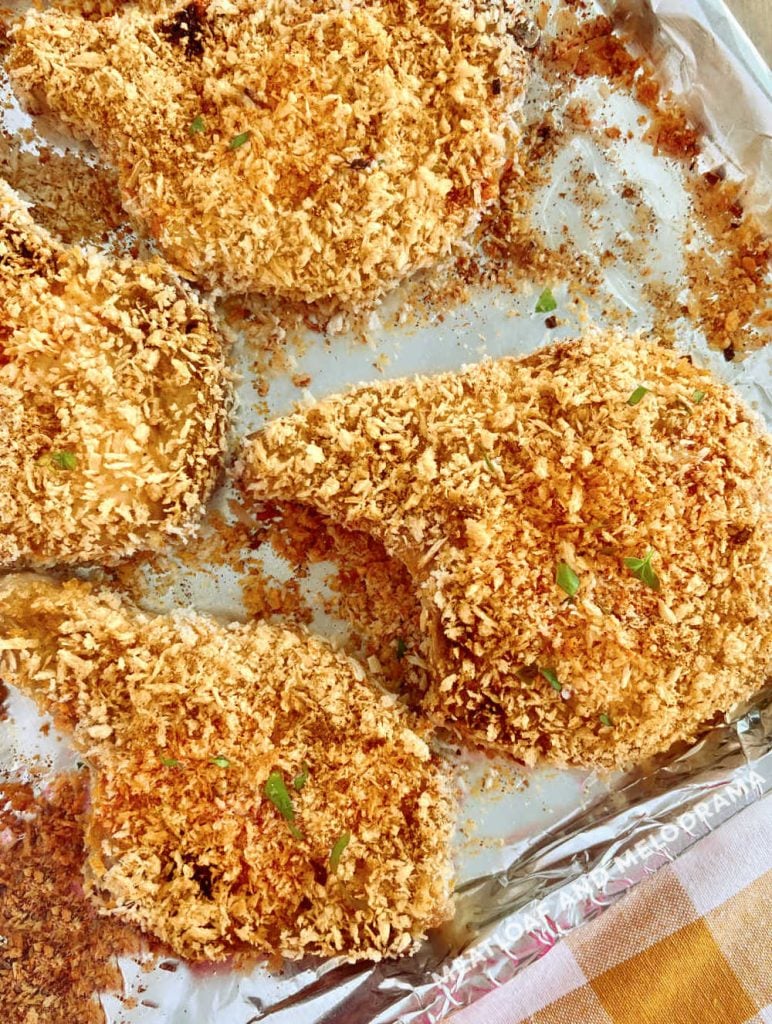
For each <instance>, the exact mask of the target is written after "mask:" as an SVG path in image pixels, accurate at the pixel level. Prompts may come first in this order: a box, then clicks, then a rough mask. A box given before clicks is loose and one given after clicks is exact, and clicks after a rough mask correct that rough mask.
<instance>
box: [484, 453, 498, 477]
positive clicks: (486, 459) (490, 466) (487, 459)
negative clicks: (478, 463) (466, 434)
mask: <svg viewBox="0 0 772 1024" xmlns="http://www.w3.org/2000/svg"><path fill="white" fill-rule="evenodd" d="M483 462H484V463H485V465H486V466H487V467H488V469H489V470H490V472H491V473H493V475H494V476H497V475H498V474H497V473H496V467H495V466H494V465H493V461H492V460H491V457H490V455H483Z"/></svg>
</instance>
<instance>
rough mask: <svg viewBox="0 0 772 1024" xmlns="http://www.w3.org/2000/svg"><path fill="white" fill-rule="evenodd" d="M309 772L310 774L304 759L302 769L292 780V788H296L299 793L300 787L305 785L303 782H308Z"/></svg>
mask: <svg viewBox="0 0 772 1024" xmlns="http://www.w3.org/2000/svg"><path fill="white" fill-rule="evenodd" d="M309 774H310V771H309V767H308V765H307V764H306V763H305V761H304V762H303V770H302V771H301V772H299V773H298V774H297V775H296V776H295V778H294V779H293V780H292V788H293V789H294V790H297V792H298V793H299V792H300V791H301V789H302V788H303V786H305V784H306V783H307V782H308V776H309Z"/></svg>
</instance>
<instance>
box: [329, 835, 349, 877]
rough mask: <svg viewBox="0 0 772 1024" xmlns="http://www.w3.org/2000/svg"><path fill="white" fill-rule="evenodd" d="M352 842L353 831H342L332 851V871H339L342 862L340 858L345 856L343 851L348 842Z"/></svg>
mask: <svg viewBox="0 0 772 1024" xmlns="http://www.w3.org/2000/svg"><path fill="white" fill-rule="evenodd" d="M350 842H351V833H350V832H342V833H341V834H340V835H339V836H338V838H337V839H336V840H335V845H334V846H333V848H332V850H331V852H330V871H337V870H338V865H339V864H340V858H341V857H342V856H343V851H344V850H345V849H346V847H347V846H348V844H349V843H350Z"/></svg>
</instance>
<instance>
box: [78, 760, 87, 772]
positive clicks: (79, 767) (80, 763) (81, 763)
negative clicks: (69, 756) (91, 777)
mask: <svg viewBox="0 0 772 1024" xmlns="http://www.w3.org/2000/svg"><path fill="white" fill-rule="evenodd" d="M75 767H76V768H77V769H78V771H80V770H81V768H85V767H86V765H85V763H84V762H83V761H76V762H75Z"/></svg>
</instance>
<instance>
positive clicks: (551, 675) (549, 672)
mask: <svg viewBox="0 0 772 1024" xmlns="http://www.w3.org/2000/svg"><path fill="white" fill-rule="evenodd" d="M539 672H540V673H541V674H542V675H543V676H544V678H545V679H546V680H547V682H548V683H549V684H550V686H551V687H552V689H553V690H557V692H558V693H560V691H561V690H562V689H563V687H562V685H561V684H560V683H559V682H558V677H557V673H556V672H555V669H554V668H540V669H539Z"/></svg>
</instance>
